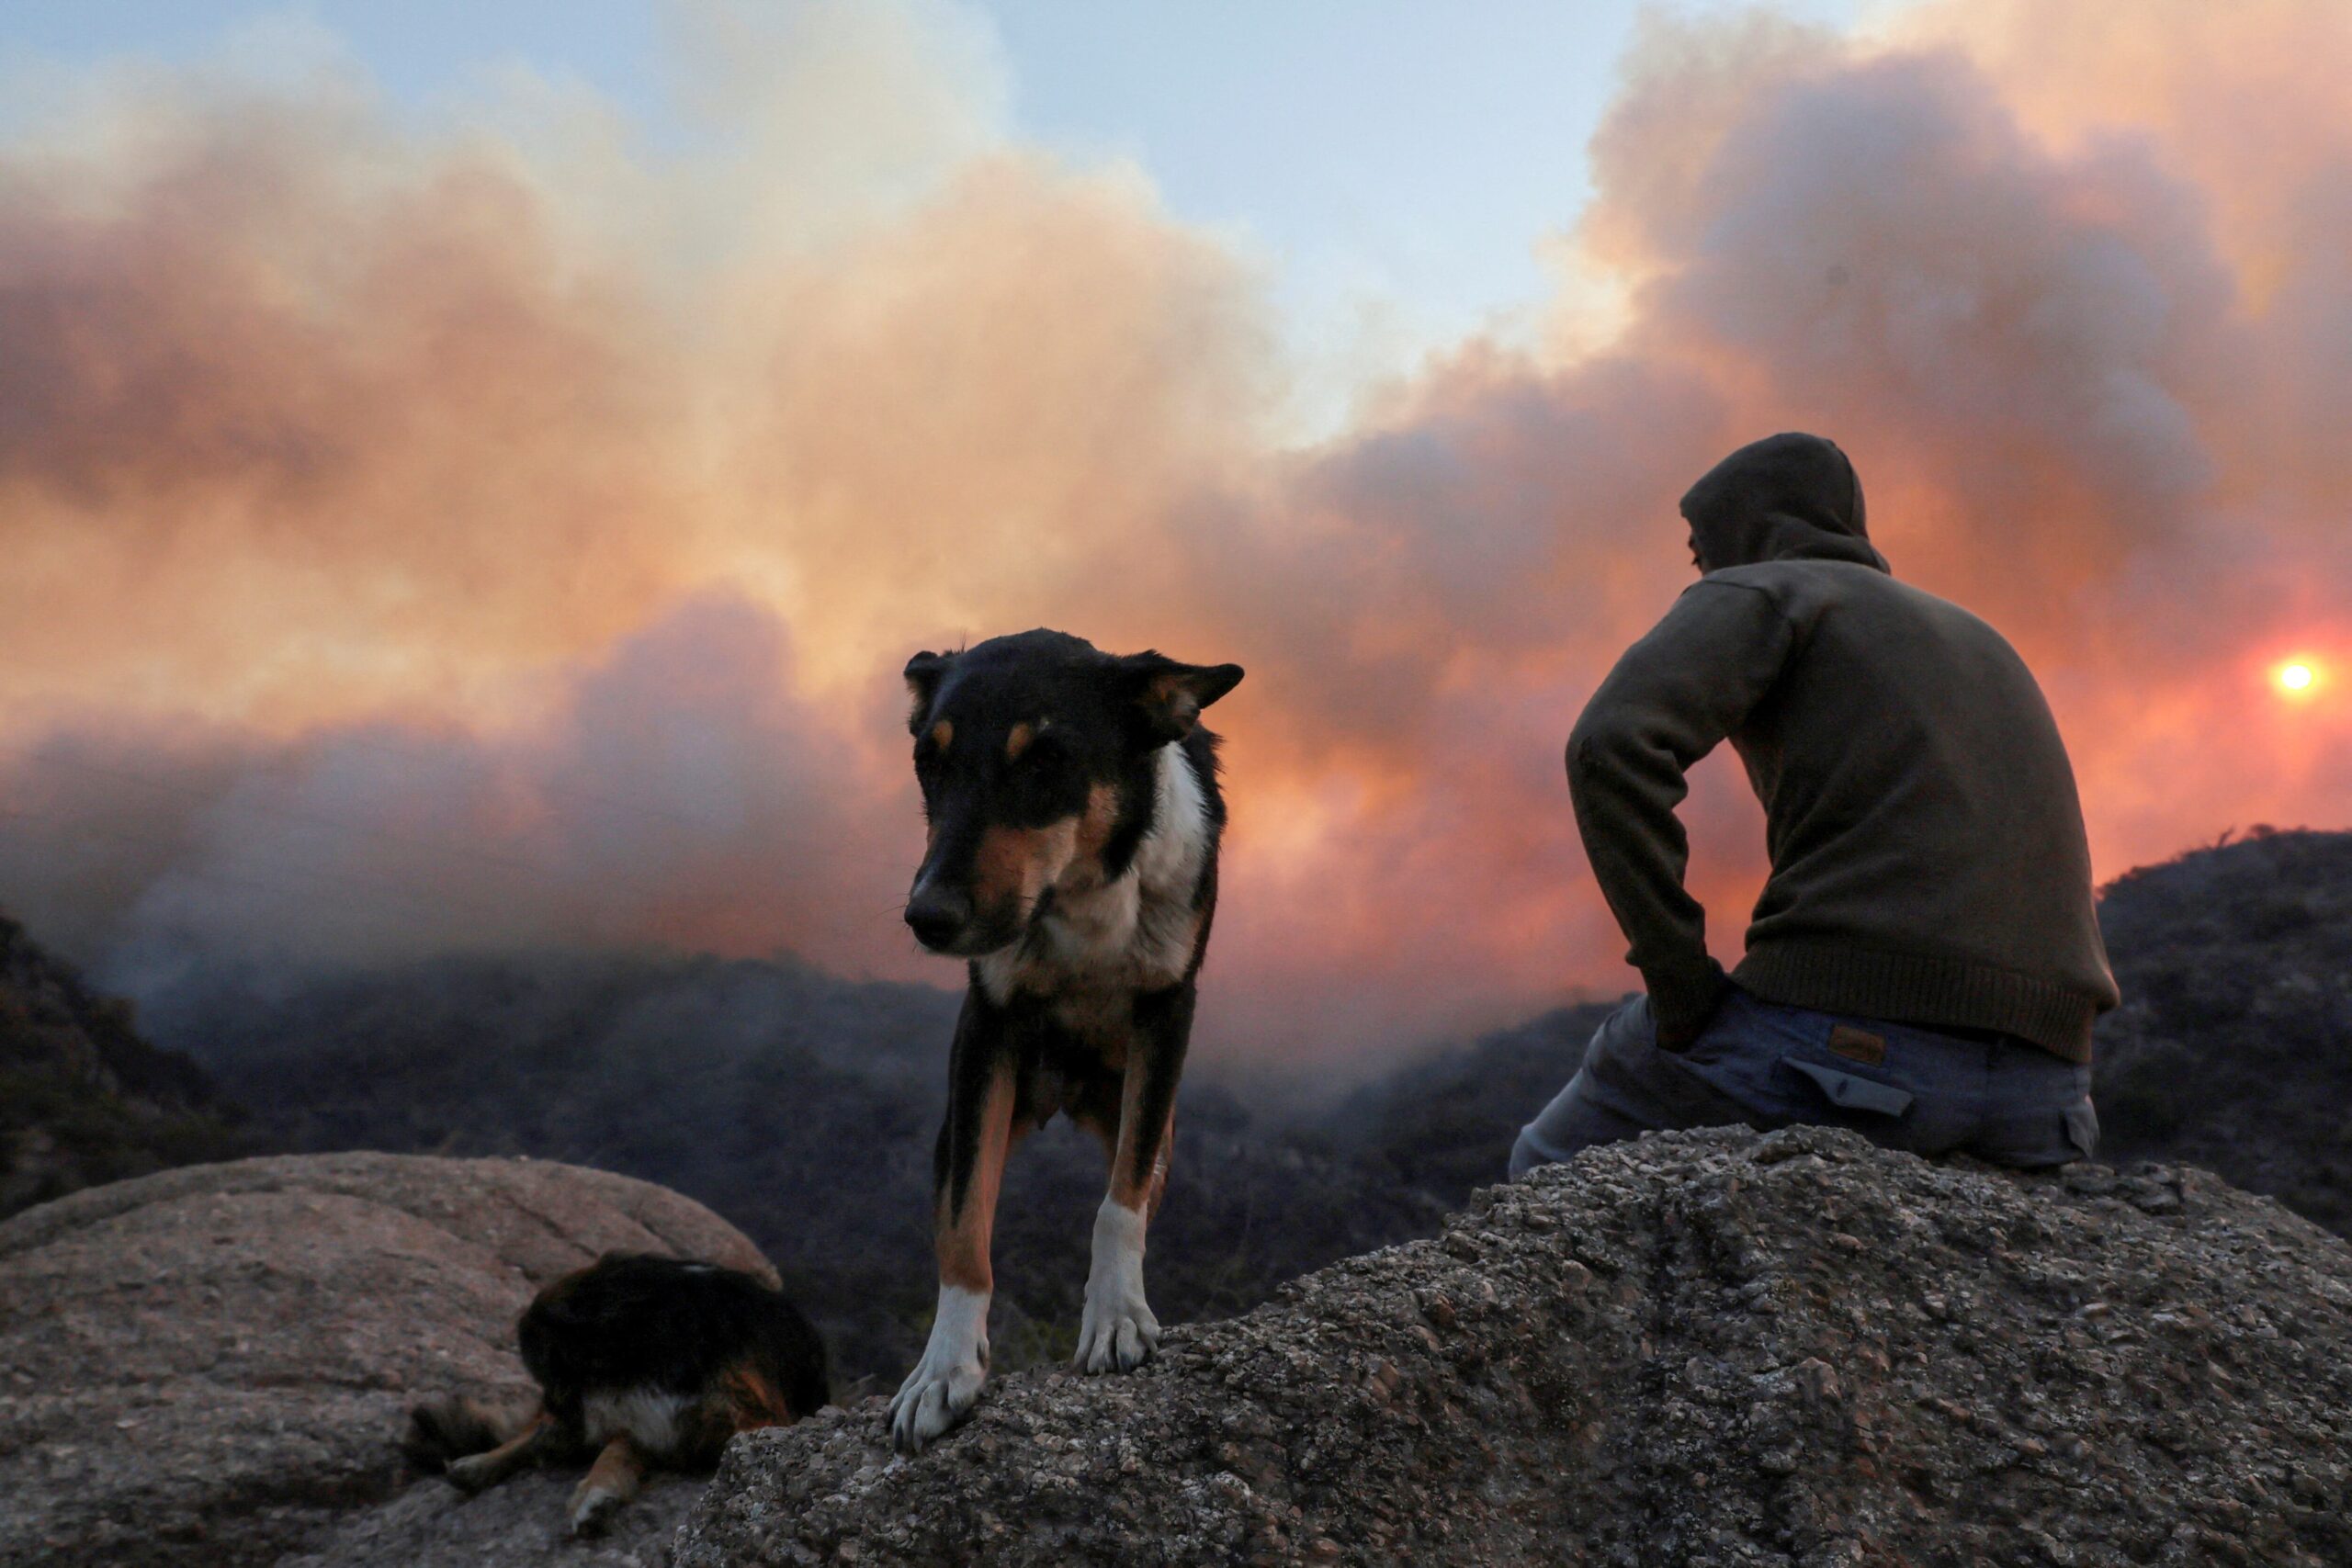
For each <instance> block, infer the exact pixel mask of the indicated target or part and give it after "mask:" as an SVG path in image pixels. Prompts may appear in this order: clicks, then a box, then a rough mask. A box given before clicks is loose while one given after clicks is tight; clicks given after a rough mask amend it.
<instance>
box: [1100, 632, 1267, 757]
mask: <svg viewBox="0 0 2352 1568" xmlns="http://www.w3.org/2000/svg"><path fill="white" fill-rule="evenodd" d="M1119 681H1120V684H1121V685H1122V686H1123V687H1124V688H1125V694H1126V697H1127V700H1128V701H1129V702H1130V703H1132V704H1133V705H1135V711H1136V714H1137V716H1139V717H1140V718H1141V720H1142V722H1143V728H1144V732H1145V733H1146V734H1147V735H1148V736H1149V737H1150V738H1151V740H1152V743H1153V744H1154V745H1161V746H1164V745H1166V744H1167V743H1168V742H1169V741H1170V740H1182V739H1184V737H1186V736H1187V735H1190V734H1192V733H1193V726H1194V725H1196V724H1198V723H1199V722H1200V720H1201V710H1202V709H1203V708H1204V707H1206V706H1208V705H1210V704H1211V703H1213V702H1215V701H1216V700H1217V698H1219V697H1221V696H1223V695H1225V694H1226V693H1227V692H1229V691H1231V690H1233V688H1234V687H1236V686H1238V685H1239V684H1240V683H1241V666H1240V665H1238V664H1180V663H1178V662H1177V661H1176V660H1173V659H1170V658H1167V657H1166V656H1164V655H1162V654H1158V653H1131V654H1129V655H1128V656H1127V657H1126V658H1125V659H1122V660H1119Z"/></svg>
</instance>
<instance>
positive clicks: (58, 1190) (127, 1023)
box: [0, 918, 252, 1216]
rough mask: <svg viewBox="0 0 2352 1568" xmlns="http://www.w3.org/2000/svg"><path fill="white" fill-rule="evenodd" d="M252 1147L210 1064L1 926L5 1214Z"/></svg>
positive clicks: (1, 1200)
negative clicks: (179, 1049)
mask: <svg viewBox="0 0 2352 1568" xmlns="http://www.w3.org/2000/svg"><path fill="white" fill-rule="evenodd" d="M251 1147H252V1140H251V1139H250V1138H249V1137H248V1136H247V1135H246V1134H243V1132H241V1131H240V1130H239V1129H238V1128H237V1126H236V1125H235V1121H234V1117H233V1114H232V1112H231V1111H229V1110H228V1108H227V1107H226V1106H225V1104H223V1103H222V1102H221V1100H220V1097H219V1096H218V1094H217V1092H216V1091H215V1090H214V1089H213V1087H212V1084H211V1081H210V1080H209V1078H208V1077H206V1076H205V1074H204V1071H203V1069H202V1068H200V1067H198V1066H197V1065H196V1064H195V1063H194V1062H192V1061H190V1060H188V1058H187V1057H186V1056H184V1055H179V1054H178V1053H176V1052H172V1051H159V1050H157V1049H156V1048H155V1047H154V1046H153V1045H151V1044H149V1043H147V1042H146V1041H145V1040H143V1039H141V1037H140V1034H139V1032H138V1030H137V1029H136V1028H135V1027H133V1024H132V1021H131V1015H130V1006H129V1005H128V1004H127V1003H124V1002H121V1001H119V1000H116V999H114V998H107V997H100V996H97V995H96V994H95V993H93V992H92V991H91V990H90V988H89V987H87V986H85V984H83V981H82V977H81V976H79V975H77V974H75V973H74V970H73V969H72V968H71V967H69V966H68V965H66V964H61V963H59V962H58V961H57V960H55V959H54V958H51V956H50V955H49V954H48V953H44V952H42V951H41V950H40V947H39V946H37V945H36V944H35V943H34V942H32V941H31V940H30V939H28V937H27V936H26V935H25V933H24V931H23V929H22V928H21V927H19V926H18V925H17V923H16V922H15V921H14V920H10V919H5V918H0V1216H6V1215H7V1214H12V1213H16V1212H17V1210H18V1209H22V1208H27V1207H28V1206H30V1205H32V1204H34V1203H40V1202H45V1201H48V1200H50V1199H51V1198H60V1197H62V1196H64V1195H65V1194H66V1193H68V1192H73V1191H76V1190H80V1189H82V1188H84V1187H93V1186H96V1185H97V1184H98V1183H100V1182H103V1181H116V1180H119V1179H122V1178H124V1177H127V1176H141V1175H144V1174H146V1173H147V1172H149V1171H153V1170H161V1169H164V1168H166V1167H170V1166H175V1165H192V1164H196V1163H198V1162H199V1161H203V1160H214V1159H228V1158H233V1157H235V1156H238V1155H240V1154H243V1153H246V1152H248V1151H249V1149H250V1148H251Z"/></svg>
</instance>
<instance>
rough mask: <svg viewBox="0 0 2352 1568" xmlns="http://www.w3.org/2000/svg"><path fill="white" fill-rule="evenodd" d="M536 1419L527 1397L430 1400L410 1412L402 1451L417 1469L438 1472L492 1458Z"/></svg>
mask: <svg viewBox="0 0 2352 1568" xmlns="http://www.w3.org/2000/svg"><path fill="white" fill-rule="evenodd" d="M538 1416H539V1403H538V1401H537V1400H536V1399H532V1398H529V1397H515V1398H511V1399H506V1400H489V1399H472V1398H462V1397H461V1398H456V1399H432V1400H427V1401H425V1402H424V1404H417V1405H413V1406H411V1407H410V1410H409V1413H408V1430H407V1431H405V1432H403V1433H402V1434H401V1452H402V1453H403V1454H406V1455H407V1456H408V1458H409V1461H410V1462H411V1463H412V1464H414V1465H416V1466H417V1467H418V1468H419V1469H421V1470H425V1471H430V1472H439V1471H441V1470H443V1469H445V1468H447V1465H448V1463H449V1461H451V1460H458V1459H464V1458H466V1457H467V1456H468V1455H469V1454H481V1453H488V1452H489V1451H490V1450H492V1449H494V1448H497V1447H499V1446H500V1445H501V1444H503V1443H506V1442H508V1441H511V1440H512V1439H514V1438H517V1437H520V1436H521V1435H522V1434H523V1433H524V1432H525V1431H526V1430H527V1429H528V1428H529V1427H530V1426H531V1424H532V1423H533V1422H534V1421H536V1420H537V1419H538Z"/></svg>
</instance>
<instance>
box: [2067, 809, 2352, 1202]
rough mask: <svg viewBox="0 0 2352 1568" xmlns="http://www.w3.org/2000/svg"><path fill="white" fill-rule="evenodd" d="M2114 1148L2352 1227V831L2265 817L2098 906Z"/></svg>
mask: <svg viewBox="0 0 2352 1568" xmlns="http://www.w3.org/2000/svg"><path fill="white" fill-rule="evenodd" d="M2099 919H2100V923H2101V924H2102V925H2103V926H2104V928H2105V929H2106V931H2107V942H2108V948H2109V953H2110V955H2111V957H2112V958H2113V961H2114V964H2115V973H2116V979H2117V980H2118V981H2119V982H2120V984H2121V986H2122V988H2123V997H2124V1004H2123V1006H2122V1007H2120V1008H2119V1009H2118V1010H2116V1011H2114V1012H2113V1013H2110V1014H2109V1015H2108V1017H2107V1018H2105V1019H2103V1020H2102V1021H2100V1024H2099V1030H2098V1090H2097V1100H2098V1111H2099V1121H2100V1123H2101V1126H2102V1128H2103V1130H2104V1133H2105V1137H2106V1143H2105V1146H2104V1147H2103V1149H2102V1151H2101V1152H2102V1154H2103V1155H2104V1156H2105V1157H2107V1158H2109V1159H2118V1160H2120V1159H2134V1158H2161V1159H2171V1160H2186V1161H2189V1162H2192V1163H2194V1164H2197V1165H2201V1166H2206V1167H2208V1168H2211V1169H2213V1170H2216V1171H2219V1172H2221V1173H2222V1175H2223V1176H2225V1177H2227V1178H2229V1179H2230V1180H2232V1181H2233V1182H2235V1183H2237V1184H2238V1185H2239V1186H2241V1187H2245V1188H2247V1189H2249V1190H2253V1191H2256V1192H2267V1193H2270V1194H2273V1195H2275V1196H2276V1197H2277V1198H2278V1200H2279V1201H2281V1202H2283V1203H2285V1204H2286V1205H2287V1206H2288V1207H2289V1208H2290V1209H2292V1210H2294V1211H2295V1212H2296V1213H2300V1214H2303V1215H2306V1216H2308V1217H2309V1218H2311V1219H2313V1220H2316V1221H2318V1222H2319V1223H2320V1224H2324V1225H2325V1226H2327V1227H2328V1228H2329V1229H2330V1230H2332V1231H2335V1233H2336V1234H2338V1235H2352V833H2320V832H2310V831H2302V830H2298V831H2293V832H2274V831H2271V830H2268V829H2256V830H2255V832H2254V834H2253V836H2252V837H2250V838H2247V839H2245V840H2240V841H2239V842H2236V843H2233V844H2227V845H2223V846H2221V847H2217V848H2214V849H2209V850H2199V851H2197V852H2194V853H2191V854H2186V855H2183V856H2181V857H2180V858H2179V859H2178V860H2175V861H2169V862H2166V863H2165V864H2163V865H2158V866H2151V867H2148V868H2146V869H2144V870H2141V871H2135V872H2133V873H2131V874H2130V875H2128V876H2125V877H2122V878H2120V880H2118V881H2117V882H2116V883H2115V884H2114V885H2113V886H2110V887H2109V888H2108V890H2107V897H2106V898H2105V899H2104V901H2103V902H2102V903H2101V904H2100V906H2099Z"/></svg>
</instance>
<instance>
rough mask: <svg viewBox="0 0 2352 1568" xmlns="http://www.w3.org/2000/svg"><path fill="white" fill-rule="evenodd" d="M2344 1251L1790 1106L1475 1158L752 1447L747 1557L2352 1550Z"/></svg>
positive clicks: (733, 1455) (1877, 1560)
mask: <svg viewBox="0 0 2352 1568" xmlns="http://www.w3.org/2000/svg"><path fill="white" fill-rule="evenodd" d="M2347 1505H2352V1249H2347V1248H2346V1245H2345V1244H2344V1243H2343V1242H2342V1241H2340V1240H2339V1239H2337V1238H2335V1236H2332V1235H2328V1234H2327V1233H2325V1232H2324V1231H2322V1230H2320V1229H2319V1228H2318V1227H2316V1226H2314V1225H2312V1224H2309V1223H2307V1222H2305V1221H2303V1220H2301V1219H2298V1218H2296V1217H2295V1216H2293V1215H2292V1214H2290V1213H2288V1212H2287V1211H2286V1210H2284V1209H2282V1208H2280V1207H2279V1206H2278V1205H2277V1204H2276V1203H2274V1202H2272V1201H2268V1200H2266V1199H2258V1198H2254V1197H2251V1196H2248V1195H2246V1194H2245V1193H2242V1192H2239V1191H2236V1190H2233V1189H2231V1188H2229V1187H2228V1186H2226V1185H2224V1184H2223V1183H2222V1182H2221V1181H2220V1180H2219V1179H2216V1178H2213V1177H2211V1176H2207V1175H2205V1174H2203V1173H2201V1172H2199V1171H2196V1170H2193V1169H2186V1168H2162V1167H2156V1168H2143V1169H2142V1170H2139V1171H2136V1172H2133V1173H2131V1174H2119V1173H2117V1172H2115V1171H2112V1170H2109V1169H2107V1168H2077V1169H2075V1170H2074V1171H2072V1172H2070V1173H2067V1174H2064V1175H2058V1176H2043V1177H2025V1178H2020V1177H2017V1176H2014V1175H2010V1174H2007V1173H2002V1172H1998V1171H1995V1170H1992V1169H1990V1168H1984V1167H1977V1166H1973V1165H1970V1164H1967V1163H1947V1164H1936V1163H1929V1162H1927V1161H1924V1160H1920V1159H1917V1158H1916V1157H1913V1156H1907V1155H1897V1154H1889V1153H1885V1152H1883V1151H1881V1150H1878V1149H1876V1148H1874V1147H1872V1146H1871V1145H1869V1144H1867V1143H1865V1142H1863V1141H1862V1140H1861V1139H1860V1138H1858V1137H1856V1136H1854V1135H1852V1134H1846V1133H1841V1132H1836V1131H1830V1130H1826V1129H1819V1128H1792V1129H1785V1130H1782V1131H1780V1132H1776V1133H1771V1134H1756V1133H1752V1132H1748V1131H1746V1130H1744V1129H1725V1130H1718V1131H1713V1132H1706V1133H1694V1134H1667V1135H1662V1136H1655V1137H1648V1138H1644V1139H1641V1140H1639V1141H1637V1142H1634V1143H1632V1144H1629V1145H1620V1146H1617V1147H1613V1148H1608V1149H1600V1150H1594V1151H1591V1152H1589V1153H1588V1154H1586V1155H1584V1156H1581V1157H1579V1158H1578V1159H1577V1160H1575V1161H1573V1162H1570V1163H1569V1164H1567V1165H1566V1166H1562V1167H1555V1168H1548V1169H1546V1170H1544V1171H1541V1172H1538V1173H1536V1174H1535V1175H1534V1176H1532V1178H1531V1179H1528V1180H1526V1181H1524V1182H1521V1183H1518V1184H1515V1185H1512V1186H1510V1187H1503V1188H1496V1189H1490V1190H1484V1191H1482V1192H1480V1193H1479V1194H1477V1195H1476V1197H1474V1199H1473V1201H1472V1204H1471V1206H1470V1208H1469V1209H1468V1211H1467V1212H1465V1213H1463V1214H1461V1215H1459V1216H1457V1217H1455V1218H1454V1219H1453V1220H1452V1221H1451V1222H1449V1224H1447V1226H1446V1228H1445V1231H1444V1233H1443V1235H1441V1236H1439V1237H1437V1238H1434V1239H1431V1240H1429V1241H1424V1242H1414V1243H1410V1244H1408V1245H1405V1246H1402V1247H1391V1248H1387V1249H1385V1250H1383V1251H1380V1252H1376V1253H1373V1254H1370V1255H1367V1256H1364V1257H1362V1258H1354V1259H1351V1260H1350V1261H1347V1262H1345V1263H1341V1264H1340V1265H1337V1266H1335V1267H1333V1268H1330V1269H1324V1270H1322V1271H1321V1272H1319V1273H1317V1274H1314V1275H1312V1276H1309V1277H1307V1278H1306V1279H1304V1280H1299V1281H1297V1282H1296V1283H1295V1284H1294V1285H1292V1286H1290V1287H1288V1288H1286V1289H1285V1290H1284V1291H1283V1293H1282V1294H1281V1296H1280V1297H1279V1298H1278V1299H1277V1300H1276V1301H1275V1302H1274V1303H1271V1304H1269V1305H1267V1306H1265V1307H1262V1308H1261V1309H1259V1310H1257V1311H1255V1312H1252V1313H1250V1314H1248V1315H1246V1316H1243V1317H1238V1318H1235V1319H1231V1320H1229V1321H1227V1322H1223V1323H1217V1324H1212V1325H1204V1326H1191V1327H1177V1328H1175V1329H1172V1330H1170V1333H1169V1335H1168V1337H1167V1338H1166V1339H1165V1340H1164V1341H1163V1344H1162V1354H1161V1356H1160V1358H1159V1359H1158V1360H1157V1361H1155V1362H1154V1363H1153V1364H1152V1365H1150V1366H1149V1367H1148V1368H1147V1369H1145V1370H1144V1371H1141V1372H1139V1373H1136V1374H1135V1375H1132V1376H1127V1377H1106V1378H1091V1379H1090V1378H1081V1377H1075V1376H1070V1375H1067V1374H1060V1373H1050V1374H1049V1373H1029V1374H1023V1375H1020V1376H1016V1377H1012V1378H1008V1379H1006V1380H1004V1381H1003V1382H1000V1383H998V1384H997V1385H995V1386H994V1387H992V1388H991V1389H990V1390H989V1393H987V1394H986V1395H985V1396H984V1397H983V1402H982V1404H981V1406H980V1408H979V1409H978V1412H977V1414H976V1416H974V1418H973V1419H972V1421H971V1422H970V1424H969V1425H968V1426H967V1427H965V1428H963V1429H962V1430H961V1431H959V1432H957V1433H956V1434H954V1435H953V1436H951V1437H949V1438H946V1439H944V1441H942V1442H940V1443H939V1444H938V1445H936V1446H935V1447H934V1448H933V1450H930V1451H928V1452H926V1453H925V1454H924V1455H922V1457H921V1458H918V1459H914V1460H906V1459H900V1458H899V1457H897V1456H895V1455H893V1454H892V1453H891V1452H890V1450H888V1448H887V1447H886V1446H885V1432H884V1425H883V1420H882V1414H881V1405H880V1402H879V1401H878V1400H869V1401H867V1402H865V1404H862V1405H861V1406H859V1407H857V1408H854V1409H850V1410H828V1411H825V1412H823V1413H821V1414H820V1416H818V1417H816V1418H815V1419H813V1420H810V1421H807V1422H803V1423H801V1424H800V1425H799V1426H797V1427H792V1428H788V1429H782V1430H776V1431H770V1432H763V1433H754V1434H752V1435H750V1436H748V1437H746V1438H741V1439H739V1440H738V1441H737V1442H736V1443H735V1444H734V1445H733V1446H732V1447H730V1448H729V1450H728V1454H727V1457H726V1460H725V1461H724V1462H723V1463H722V1465H721V1467H720V1471H719V1473H718V1478H717V1480H716V1481H715V1482H714V1483H712V1484H711V1486H710V1487H709V1488H708V1490H707V1492H705V1493H704V1494H703V1495H702V1497H701V1499H700V1500H699V1502H698V1503H697V1504H696V1506H695V1509H694V1512H693V1513H692V1515H691V1516H690V1517H689V1519H688V1521H687V1524H686V1527H685V1529H684V1532H683V1534H682V1535H681V1537H680V1539H679V1541H678V1543H677V1546H676V1561H677V1562H678V1563H679V1564H680V1565H681V1568H720V1565H727V1568H738V1565H743V1564H753V1563H762V1564H786V1563H791V1564H804V1563H805V1564H816V1563H831V1562H855V1563H860V1564H881V1563H923V1564H932V1563H937V1564H947V1563H963V1562H975V1561H986V1562H990V1563H997V1564H1024V1563H1035V1564H1047V1563H1051V1564H1068V1563H1079V1562H1101V1563H1113V1562H1117V1563H1130V1562H1151V1563H1156V1564H1193V1563H1198V1564H1209V1563H1218V1564H1224V1563H1235V1562H1268V1563H1276V1562H1283V1563H1287V1562H1310V1563H1315V1562H1335V1563H1336V1562H1349V1563H1356V1562H1370V1563H1406V1562H1410V1563H1464V1564H1473V1563H1475V1564H1498V1563H1520V1562H1527V1563H1533V1562H1544V1563H1555V1562H1564V1563H1590V1564H1624V1565H1627V1568H1634V1565H1639V1564H1646V1563H1666V1562H1672V1563H1682V1564H1692V1565H1697V1568H1715V1565H1724V1568H1728V1565H1731V1564H1788V1565H1804V1568H1832V1565H1845V1568H1855V1565H1862V1564H1887V1565H1890V1568H1891V1565H1893V1564H1896V1563H1905V1562H1909V1563H1928V1562H1951V1563H1955V1564H1973V1563H1991V1562H1999V1563H2004V1564H2007V1563H2051V1564H2061V1565H2069V1564H2071V1565H2078V1568H2108V1565H2114V1568H2121V1565H2123V1564H2127V1563H2130V1564H2151V1563H2155V1564H2182V1565H2187V1564H2192V1563H2194V1564H2204V1563H2258V1564H2265V1565H2269V1568H2290V1565H2292V1568H2324V1565H2328V1564H2338V1565H2340V1564H2343V1563H2346V1562H2352V1515H2347V1512H2346V1509H2347Z"/></svg>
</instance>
